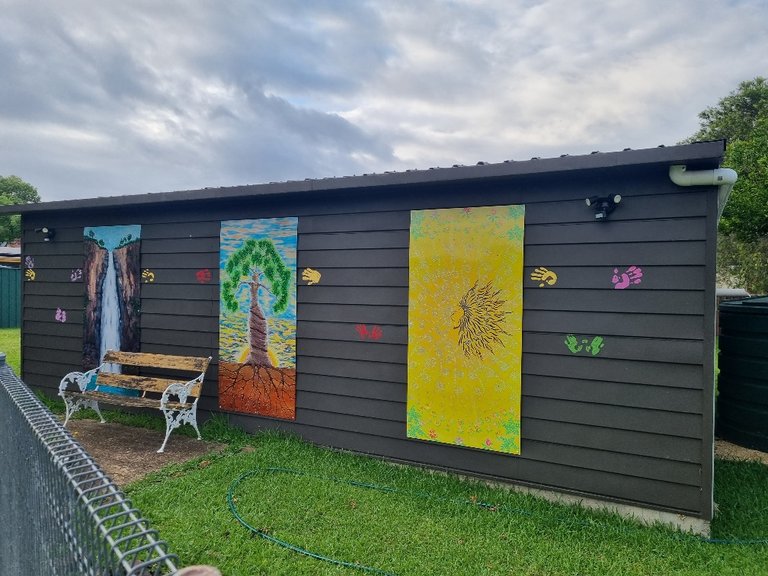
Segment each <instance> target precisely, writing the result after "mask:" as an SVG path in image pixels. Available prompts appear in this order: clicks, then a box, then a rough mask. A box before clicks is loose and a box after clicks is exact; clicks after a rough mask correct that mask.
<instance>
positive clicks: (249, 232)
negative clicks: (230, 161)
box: [219, 218, 298, 420]
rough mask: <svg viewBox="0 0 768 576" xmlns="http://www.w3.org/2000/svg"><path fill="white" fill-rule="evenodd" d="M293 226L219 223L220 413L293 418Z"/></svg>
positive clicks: (288, 221) (276, 221)
mask: <svg viewBox="0 0 768 576" xmlns="http://www.w3.org/2000/svg"><path fill="white" fill-rule="evenodd" d="M297 225H298V219H297V218H269V219H263V220H228V221H224V222H222V223H221V252H220V266H221V272H220V278H221V309H220V320H219V407H220V408H221V409H222V410H227V411H230V412H244V413H248V414H259V415H261V416H271V417H273V418H285V419H288V420H293V419H294V418H295V417H296V240H297V235H296V231H297Z"/></svg>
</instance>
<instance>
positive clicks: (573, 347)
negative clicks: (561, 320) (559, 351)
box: [564, 334, 584, 354]
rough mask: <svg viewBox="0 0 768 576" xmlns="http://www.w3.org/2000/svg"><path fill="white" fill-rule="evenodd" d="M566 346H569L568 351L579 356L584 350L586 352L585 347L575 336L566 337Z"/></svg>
mask: <svg viewBox="0 0 768 576" xmlns="http://www.w3.org/2000/svg"><path fill="white" fill-rule="evenodd" d="M564 342H565V345H566V346H568V350H570V351H571V352H573V353H574V354H578V353H579V352H581V351H582V350H584V345H583V344H579V340H578V338H576V336H574V335H573V334H568V336H566V337H565V341H564Z"/></svg>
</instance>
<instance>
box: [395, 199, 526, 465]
mask: <svg viewBox="0 0 768 576" xmlns="http://www.w3.org/2000/svg"><path fill="white" fill-rule="evenodd" d="M524 227H525V207H524V206H489V207H479V208H452V209H443V210H418V211H412V212H411V232H410V251H409V292H408V437H410V438H418V439H421V440H432V441H435V442H443V443H447V444H457V445H462V446H470V447H474V448H483V449H486V450H493V451H497V452H505V453H509V454H519V453H520V373H521V366H520V365H521V356H522V321H523V295H522V279H523V239H524V230H525V228H524Z"/></svg>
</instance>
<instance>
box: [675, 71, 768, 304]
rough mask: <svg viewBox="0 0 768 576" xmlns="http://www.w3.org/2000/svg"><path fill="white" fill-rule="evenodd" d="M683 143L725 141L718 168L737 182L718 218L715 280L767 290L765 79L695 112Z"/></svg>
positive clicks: (767, 90)
mask: <svg viewBox="0 0 768 576" xmlns="http://www.w3.org/2000/svg"><path fill="white" fill-rule="evenodd" d="M699 119H700V120H701V127H700V129H699V131H698V132H696V134H694V135H693V136H692V137H691V138H689V139H688V140H687V142H693V141H697V140H715V139H720V138H725V139H726V140H727V141H728V146H727V148H726V152H725V158H724V161H723V166H727V167H729V168H733V169H734V170H736V172H737V173H738V175H739V178H738V180H737V182H736V184H735V186H734V187H733V191H732V192H731V196H730V198H729V199H728V204H726V206H725V210H724V211H723V216H722V218H721V219H720V233H721V234H720V239H719V242H718V258H719V265H718V276H719V278H720V281H721V282H725V283H730V284H734V283H737V284H739V285H741V286H743V287H744V288H746V289H747V290H749V291H750V292H753V293H756V292H760V293H764V292H768V280H766V279H763V278H764V277H766V276H768V274H766V272H768V80H766V79H765V78H763V77H760V76H758V77H757V78H755V79H753V80H748V81H745V82H741V83H740V84H739V87H738V89H737V90H735V91H733V92H731V93H730V94H729V95H728V96H726V97H725V98H722V99H721V100H720V101H719V102H718V104H717V105H716V106H711V107H709V108H707V109H706V110H704V111H703V112H701V113H700V114H699Z"/></svg>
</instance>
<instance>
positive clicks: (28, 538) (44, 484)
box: [0, 353, 176, 576]
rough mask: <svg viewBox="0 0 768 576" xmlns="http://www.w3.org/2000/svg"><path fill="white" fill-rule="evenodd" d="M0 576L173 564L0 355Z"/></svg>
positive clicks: (106, 575) (135, 571)
mask: <svg viewBox="0 0 768 576" xmlns="http://www.w3.org/2000/svg"><path fill="white" fill-rule="evenodd" d="M0 519H2V520H0V576H4V575H6V574H7V575H9V576H10V575H14V576H16V575H19V574H41V575H46V574H51V575H57V576H59V575H61V576H69V575H72V576H75V575H77V576H82V575H94V576H132V575H135V576H149V575H160V574H174V573H176V566H175V563H174V562H175V561H176V557H175V556H174V555H173V554H170V553H168V552H167V550H166V545H165V542H163V541H161V540H159V538H158V535H157V532H156V531H155V530H152V529H150V528H149V523H148V522H147V521H146V520H144V519H143V518H142V517H141V514H140V512H139V511H138V510H137V509H135V508H133V507H132V505H131V502H130V500H128V499H127V498H126V497H125V495H124V494H123V493H122V492H121V491H120V489H119V488H118V487H117V486H115V484H113V483H112V481H111V480H110V479H109V478H108V477H107V476H106V475H105V474H104V472H102V470H101V469H100V468H99V466H98V465H97V464H96V463H95V462H94V461H93V459H92V458H91V457H90V456H89V455H88V454H87V453H86V452H85V451H84V450H83V448H82V447H81V446H80V444H78V443H77V442H76V441H75V440H74V439H73V438H72V436H71V435H70V434H69V432H67V430H66V429H65V428H64V427H63V426H62V425H61V423H60V422H59V421H58V419H57V418H56V417H55V416H54V415H53V414H51V412H50V411H49V410H48V409H47V408H46V407H45V406H44V405H43V404H42V403H41V402H40V401H39V400H38V398H37V397H36V396H35V395H34V394H33V393H32V391H31V390H30V389H29V388H28V387H27V386H26V385H25V384H24V383H23V382H22V381H21V380H20V379H19V378H18V377H17V376H16V375H15V374H14V373H13V371H12V370H11V369H10V368H9V367H8V365H7V364H6V363H5V355H4V354H2V353H0Z"/></svg>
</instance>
